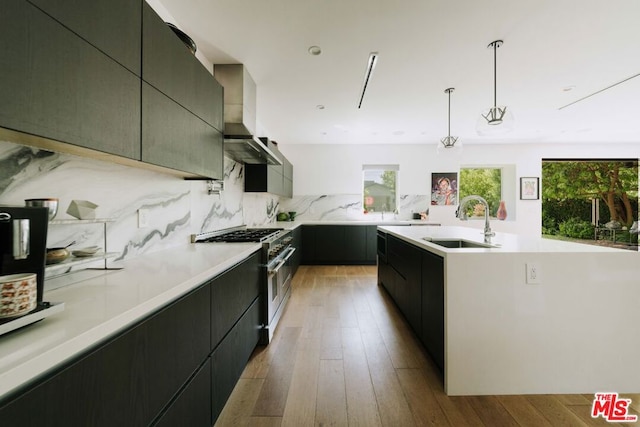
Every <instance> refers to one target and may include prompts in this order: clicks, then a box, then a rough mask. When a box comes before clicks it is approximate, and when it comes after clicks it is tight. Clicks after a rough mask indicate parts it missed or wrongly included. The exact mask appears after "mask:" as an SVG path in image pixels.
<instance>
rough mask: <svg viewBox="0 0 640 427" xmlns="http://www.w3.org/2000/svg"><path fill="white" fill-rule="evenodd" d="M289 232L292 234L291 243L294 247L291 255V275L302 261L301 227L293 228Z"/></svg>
mask: <svg viewBox="0 0 640 427" xmlns="http://www.w3.org/2000/svg"><path fill="white" fill-rule="evenodd" d="M291 234H292V235H293V242H292V245H293V247H294V248H296V251H295V252H294V253H293V255H292V256H291V276H292V277H293V276H294V275H295V274H296V272H297V271H298V267H299V266H300V264H301V263H302V251H303V249H302V227H297V228H295V229H294V230H293V231H292V232H291Z"/></svg>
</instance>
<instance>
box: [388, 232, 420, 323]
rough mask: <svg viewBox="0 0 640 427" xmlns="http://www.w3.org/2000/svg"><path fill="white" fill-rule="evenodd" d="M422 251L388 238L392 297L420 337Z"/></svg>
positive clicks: (392, 237) (391, 237)
mask: <svg viewBox="0 0 640 427" xmlns="http://www.w3.org/2000/svg"><path fill="white" fill-rule="evenodd" d="M421 252H422V250H421V249H419V248H416V247H415V246H413V245H411V244H409V243H407V242H405V241H403V240H400V239H398V238H396V237H394V236H387V260H388V263H389V265H390V266H391V268H392V271H391V276H392V281H393V285H392V286H393V288H394V294H392V297H393V298H394V300H395V301H396V304H397V305H398V307H399V308H400V310H401V311H402V313H403V314H404V315H405V317H406V318H407V321H408V322H409V324H410V325H411V327H412V328H413V330H414V331H415V333H416V334H417V335H418V336H420V335H421V333H422V318H421V301H422V289H421V287H422V284H421V283H420V279H421V272H420V257H421Z"/></svg>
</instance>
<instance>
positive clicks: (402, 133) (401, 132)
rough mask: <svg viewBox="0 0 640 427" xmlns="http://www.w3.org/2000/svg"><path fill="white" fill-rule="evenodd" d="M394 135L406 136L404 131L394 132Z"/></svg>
mask: <svg viewBox="0 0 640 427" xmlns="http://www.w3.org/2000/svg"><path fill="white" fill-rule="evenodd" d="M393 134H394V135H395V136H400V135H404V131H403V130H397V131H394V132H393Z"/></svg>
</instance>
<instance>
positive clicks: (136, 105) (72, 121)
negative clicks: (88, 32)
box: [0, 0, 140, 160]
mask: <svg viewBox="0 0 640 427" xmlns="http://www.w3.org/2000/svg"><path fill="white" fill-rule="evenodd" d="M0 52H2V55H0V69H1V70H2V79H0V99H2V100H3V101H2V102H0V126H2V127H5V128H8V129H12V130H16V131H20V132H24V133H28V134H32V135H37V136H42V137H46V138H49V139H53V140H56V141H62V142H66V143H70V144H73V145H77V146H81V147H85V148H90V149H94V150H99V151H102V152H105V153H110V154H116V155H120V156H124V157H129V158H132V159H136V160H139V159H140V79H139V77H137V76H136V75H135V74H133V73H132V72H131V71H129V70H127V69H126V68H124V67H123V66H122V65H120V64H118V63H117V62H115V61H114V60H112V59H111V58H109V57H108V56H106V55H105V54H103V53H102V52H100V51H99V50H98V49H96V48H95V47H93V46H92V45H90V44H89V43H87V42H86V41H84V40H83V39H81V38H79V37H78V36H76V35H75V34H74V33H72V32H71V31H70V30H68V29H67V28H65V27H64V26H62V25H61V24H60V23H59V22H57V21H55V20H54V19H52V18H51V17H49V16H48V15H46V14H45V13H44V12H42V11H41V10H39V9H37V8H36V7H35V6H33V5H32V4H30V3H27V2H26V1H21V0H3V1H2V2H0Z"/></svg>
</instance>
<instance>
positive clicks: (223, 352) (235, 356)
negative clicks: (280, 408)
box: [211, 298, 260, 425]
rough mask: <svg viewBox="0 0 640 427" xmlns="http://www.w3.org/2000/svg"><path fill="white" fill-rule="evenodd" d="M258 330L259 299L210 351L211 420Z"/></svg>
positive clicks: (243, 363) (256, 340)
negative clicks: (211, 371) (214, 348)
mask: <svg viewBox="0 0 640 427" xmlns="http://www.w3.org/2000/svg"><path fill="white" fill-rule="evenodd" d="M259 332H260V298H256V300H255V301H254V303H253V304H252V305H251V306H250V307H249V309H248V310H247V311H246V312H245V314H244V315H243V316H242V318H241V319H240V320H238V323H236V325H235V326H234V327H233V329H231V331H230V332H229V333H228V334H227V336H226V337H225V338H224V339H223V340H222V342H221V343H220V345H219V346H218V348H216V350H215V351H214V352H213V353H212V354H211V359H212V364H213V373H212V374H213V377H212V396H213V408H212V420H211V425H213V424H214V423H215V421H216V420H217V419H218V416H219V415H220V412H221V411H222V408H223V407H224V405H225V403H226V402H227V399H228V398H229V396H230V395H231V392H232V391H233V388H234V387H235V385H236V383H237V382H238V379H239V378H240V375H241V374H242V371H243V370H244V367H245V366H246V364H247V361H248V360H249V357H250V356H251V353H252V352H253V350H254V348H255V347H256V345H257V344H258V339H259Z"/></svg>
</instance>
